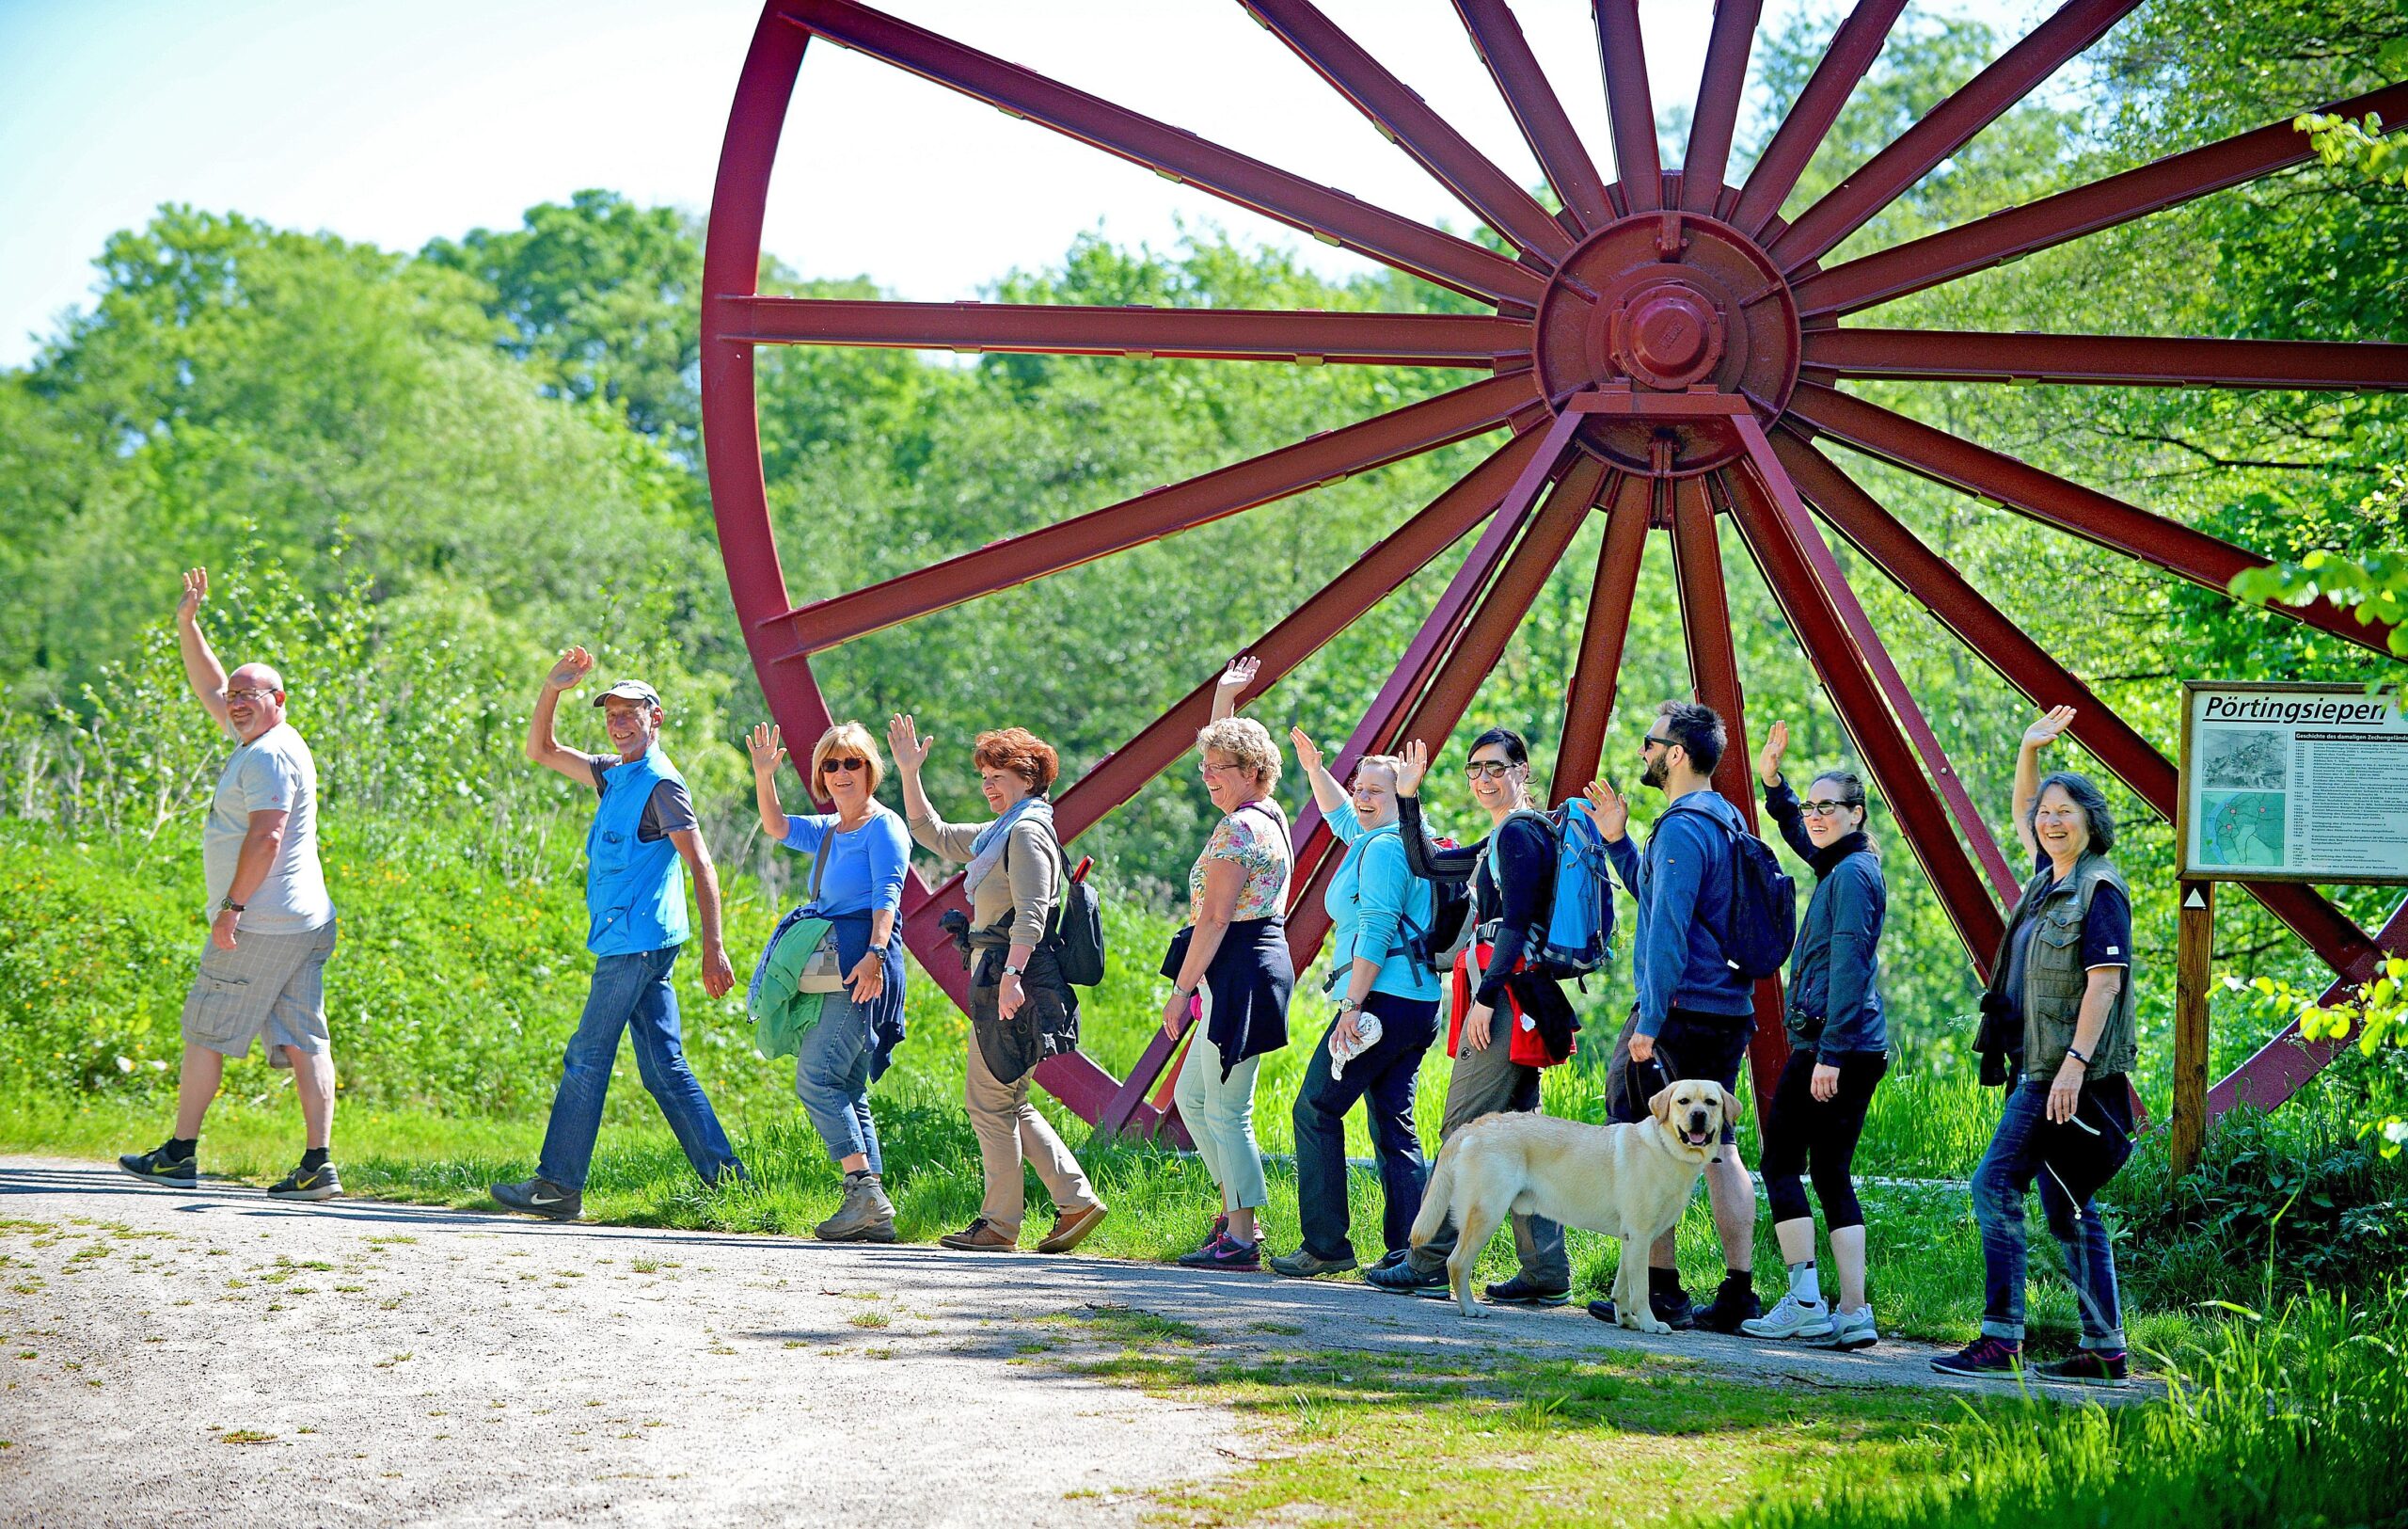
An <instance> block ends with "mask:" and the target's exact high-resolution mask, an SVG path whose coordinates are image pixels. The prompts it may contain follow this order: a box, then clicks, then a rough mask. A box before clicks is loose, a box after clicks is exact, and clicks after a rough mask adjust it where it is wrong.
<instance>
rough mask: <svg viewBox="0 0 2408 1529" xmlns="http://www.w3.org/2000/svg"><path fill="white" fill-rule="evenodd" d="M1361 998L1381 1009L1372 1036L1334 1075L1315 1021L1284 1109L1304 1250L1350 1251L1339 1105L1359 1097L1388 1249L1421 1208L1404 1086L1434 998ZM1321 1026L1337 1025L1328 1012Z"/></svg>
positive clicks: (1417, 1071)
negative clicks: (1291, 1136) (1289, 1105)
mask: <svg viewBox="0 0 2408 1529" xmlns="http://www.w3.org/2000/svg"><path fill="white" fill-rule="evenodd" d="M1366 1007H1368V1008H1369V1009H1370V1011H1371V1012H1373V1013H1375V1014H1377V1015H1379V1016H1380V1027H1381V1028H1380V1039H1379V1042H1378V1043H1376V1044H1374V1045H1373V1046H1372V1047H1371V1048H1370V1050H1369V1051H1366V1052H1364V1053H1363V1054H1362V1055H1361V1056H1359V1057H1357V1058H1355V1059H1354V1060H1353V1061H1350V1062H1348V1063H1347V1064H1346V1071H1345V1072H1344V1073H1343V1074H1342V1075H1340V1076H1339V1077H1338V1078H1337V1079H1335V1080H1333V1079H1332V1078H1331V1077H1330V1075H1329V1034H1328V1031H1326V1030H1324V1031H1323V1033H1322V1041H1321V1044H1319V1045H1317V1046H1315V1047H1314V1048H1313V1059H1312V1062H1311V1064H1310V1065H1309V1066H1307V1068H1306V1069H1305V1082H1304V1087H1303V1088H1301V1089H1299V1090H1298V1091H1296V1104H1295V1107H1294V1108H1293V1109H1291V1110H1290V1111H1289V1119H1290V1120H1291V1122H1293V1123H1294V1125H1295V1128H1296V1215H1297V1219H1298V1220H1299V1221H1300V1222H1301V1223H1302V1230H1303V1243H1304V1249H1305V1251H1307V1252H1308V1253H1311V1254H1312V1255H1313V1256H1315V1257H1316V1258H1329V1259H1338V1258H1352V1257H1353V1256H1354V1255H1355V1243H1354V1240H1353V1238H1352V1237H1351V1236H1350V1235H1349V1231H1350V1228H1351V1227H1352V1225H1353V1222H1354V1216H1353V1212H1352V1209H1351V1207H1350V1205H1349V1203H1348V1201H1347V1194H1346V1112H1347V1111H1348V1110H1350V1109H1352V1108H1354V1107H1355V1101H1356V1100H1357V1099H1360V1100H1363V1101H1365V1106H1364V1108H1365V1113H1366V1115H1367V1117H1368V1118H1367V1122H1366V1123H1368V1124H1369V1125H1370V1129H1371V1149H1372V1151H1374V1152H1375V1153H1377V1154H1378V1155H1379V1162H1380V1192H1381V1195H1382V1197H1383V1198H1384V1199H1385V1201H1386V1209H1385V1212H1384V1214H1383V1215H1382V1217H1381V1218H1380V1234H1381V1236H1382V1238H1383V1239H1384V1240H1385V1241H1386V1244H1387V1251H1389V1252H1395V1251H1397V1250H1399V1249H1402V1248H1403V1247H1404V1246H1405V1245H1406V1243H1407V1242H1409V1241H1410V1240H1411V1239H1412V1236H1413V1218H1414V1217H1415V1216H1416V1215H1418V1213H1419V1212H1420V1209H1421V1187H1422V1184H1423V1182H1424V1181H1425V1180H1426V1179H1427V1178H1428V1176H1429V1171H1428V1170H1427V1168H1425V1167H1424V1166H1423V1164H1422V1161H1421V1139H1420V1138H1418V1137H1417V1136H1416V1135H1414V1131H1413V1090H1414V1083H1415V1080H1416V1079H1418V1077H1419V1076H1420V1075H1421V1059H1422V1056H1423V1054H1424V1053H1426V1052H1428V1051H1429V1049H1430V1043H1431V1042H1432V1041H1434V1040H1435V1039H1436V1038H1437V1034H1438V1001H1437V1000H1436V999H1435V998H1425V999H1418V1000H1417V999H1413V998H1401V997H1397V996H1394V995H1390V994H1386V993H1374V994H1372V995H1371V998H1370V1003H1369V1004H1368V1005H1367V1006H1366ZM1330 1028H1331V1029H1335V1028H1337V1021H1335V1020H1332V1021H1331V1022H1330Z"/></svg>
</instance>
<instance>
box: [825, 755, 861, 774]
mask: <svg viewBox="0 0 2408 1529" xmlns="http://www.w3.org/2000/svg"><path fill="white" fill-rule="evenodd" d="M868 768H869V761H868V760H867V759H839V758H837V757H834V756H833V755H831V756H830V757H827V758H825V759H822V760H820V761H819V772H820V773H821V774H823V775H837V774H843V775H849V774H852V773H854V772H857V771H863V770H867V769H868Z"/></svg>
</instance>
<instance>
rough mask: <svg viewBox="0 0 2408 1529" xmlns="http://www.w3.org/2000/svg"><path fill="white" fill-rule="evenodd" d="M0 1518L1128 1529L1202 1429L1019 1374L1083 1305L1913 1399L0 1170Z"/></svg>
mask: <svg viewBox="0 0 2408 1529" xmlns="http://www.w3.org/2000/svg"><path fill="white" fill-rule="evenodd" d="M0 1254H5V1255H6V1259H5V1266H0V1345H5V1347H0V1366H5V1389H0V1439H5V1440H6V1441H8V1447H7V1448H6V1449H0V1523H7V1524H40V1525H44V1526H46V1529H48V1526H69V1525H79V1524H162V1525H164V1524H179V1525H181V1524H188V1523H192V1522H268V1521H276V1522H278V1523H282V1524H290V1525H311V1524H364V1523H380V1524H381V1523H426V1524H444V1523H501V1522H508V1523H513V1524H522V1523H555V1522H571V1523H574V1522H608V1523H632V1524H650V1523H663V1524H667V1523H676V1524H685V1523H693V1522H705V1521H744V1522H832V1521H879V1522H883V1523H890V1524H950V1523H962V1524H968V1523H976V1524H978V1525H981V1526H988V1525H1001V1524H1018V1523H1029V1524H1035V1523H1048V1524H1053V1523H1134V1522H1136V1521H1138V1520H1139V1519H1140V1518H1141V1517H1142V1516H1143V1513H1144V1511H1145V1507H1146V1495H1147V1494H1148V1493H1149V1491H1151V1490H1154V1489H1159V1488H1161V1487H1163V1486H1165V1485H1167V1484H1169V1483H1171V1482H1174V1481H1181V1480H1195V1479H1196V1478H1198V1477H1203V1476H1209V1475H1211V1474H1212V1473H1216V1472H1219V1471H1224V1470H1227V1469H1229V1462H1230V1460H1231V1459H1232V1458H1236V1457H1244V1455H1245V1454H1246V1453H1247V1450H1248V1446H1247V1444H1246V1442H1245V1441H1244V1438H1243V1436H1242V1434H1241V1429H1240V1424H1239V1421H1238V1419H1237V1418H1236V1417H1235V1415H1234V1414H1232V1413H1230V1412H1228V1410H1224V1409H1220V1408H1217V1407H1209V1406H1198V1405H1192V1404H1187V1403H1180V1402H1174V1401H1167V1400H1163V1399H1160V1398H1156V1397H1151V1396H1148V1395H1146V1394H1143V1393H1141V1392H1138V1391H1136V1390H1134V1389H1132V1388H1127V1387H1121V1386H1116V1385H1111V1384H1107V1383H1100V1382H1096V1381H1091V1380H1087V1379H1084V1378H1076V1377H1072V1376H1069V1375H1066V1374H1064V1373H1063V1371H1062V1370H1061V1369H1060V1368H1059V1367H1058V1366H1055V1365H1053V1364H1050V1363H1046V1362H1041V1361H1038V1362H1030V1360H1029V1359H1028V1357H1027V1356H1028V1354H1029V1352H1030V1351H1031V1350H1032V1349H1034V1347H1035V1346H1036V1345H1038V1344H1045V1345H1050V1346H1052V1347H1051V1348H1049V1349H1048V1350H1047V1353H1049V1354H1051V1355H1054V1356H1059V1355H1062V1354H1075V1353H1076V1352H1077V1350H1078V1346H1079V1345H1080V1344H1081V1343H1082V1342H1085V1341H1089V1340H1090V1339H1091V1338H1092V1336H1093V1335H1092V1334H1091V1333H1089V1331H1088V1328H1087V1326H1086V1324H1091V1323H1092V1321H1093V1320H1094V1318H1095V1315H1096V1314H1097V1313H1098V1312H1099V1311H1101V1312H1103V1313H1105V1314H1107V1316H1109V1315H1110V1314H1113V1313H1115V1312H1117V1310H1119V1309H1123V1308H1131V1309H1135V1310H1137V1311H1142V1312H1154V1313H1160V1314H1164V1315H1167V1316H1175V1317H1178V1318H1180V1319H1181V1320H1184V1321H1188V1322H1192V1323H1195V1324H1196V1325H1197V1326H1199V1327H1201V1328H1202V1329H1203V1330H1205V1332H1206V1333H1207V1335H1208V1337H1209V1339H1210V1343H1211V1346H1210V1349H1209V1351H1210V1352H1212V1353H1214V1354H1227V1355H1235V1354H1242V1353H1244V1352H1246V1351H1248V1350H1255V1349H1267V1348H1269V1347H1273V1346H1276V1347H1278V1348H1282V1349H1291V1350H1297V1349H1302V1350H1312V1349H1329V1348H1351V1349H1357V1350H1362V1351H1366V1352H1371V1353H1381V1352H1387V1353H1398V1354H1411V1355H1417V1356H1421V1357H1449V1356H1451V1357H1454V1358H1457V1359H1464V1358H1471V1359H1477V1358H1478V1357H1479V1356H1481V1355H1484V1354H1485V1353H1487V1352H1488V1351H1489V1350H1490V1349H1491V1348H1493V1347H1494V1346H1497V1345H1500V1344H1511V1345H1512V1346H1513V1348H1514V1349H1516V1350H1517V1351H1519V1352H1522V1353H1526V1354H1543V1353H1556V1354H1566V1355H1576V1354H1578V1353H1582V1352H1595V1351H1599V1350H1604V1349H1641V1350H1646V1351H1650V1352H1655V1353H1660V1354H1664V1355H1668V1356H1679V1359H1680V1360H1681V1361H1685V1362H1696V1363H1703V1364H1705V1365H1708V1366H1711V1367H1714V1368H1718V1369H1728V1370H1732V1371H1735V1372H1744V1373H1748V1374H1751V1375H1753V1376H1755V1377H1758V1378H1777V1379H1779V1380H1780V1381H1782V1383H1787V1384H1798V1383H1806V1384H1814V1385H1829V1386H1865V1385H1894V1384H1912V1385H1927V1384H1931V1383H1933V1382H1935V1381H1937V1380H1938V1379H1939V1378H1938V1377H1935V1376H1934V1375H1933V1374H1932V1373H1931V1372H1930V1371H1929V1370H1928V1369H1927V1368H1926V1367H1925V1359H1926V1358H1927V1357H1928V1356H1929V1355H1930V1354H1931V1353H1933V1352H1936V1350H1933V1349H1930V1348H1928V1347H1926V1346H1921V1345H1908V1344H1897V1343H1888V1342H1885V1343H1884V1344H1882V1345H1881V1346H1879V1347H1877V1348H1875V1349H1872V1350H1868V1351H1866V1352H1864V1353H1861V1354H1830V1353H1821V1352H1816V1351H1813V1350H1807V1349H1800V1348H1796V1347H1787V1348H1779V1347H1766V1346H1760V1345H1755V1344H1751V1343H1748V1342H1745V1341H1743V1340H1738V1339H1731V1338H1721V1337H1716V1336H1713V1335H1710V1334H1687V1335H1680V1336H1676V1337H1673V1338H1667V1339H1650V1338H1644V1337H1641V1336H1640V1335H1638V1334H1635V1333H1628V1332H1623V1331H1619V1330H1608V1329H1607V1328H1605V1327H1603V1326H1601V1325H1599V1324H1598V1323H1595V1322H1593V1321H1592V1320H1590V1319H1589V1317H1588V1316H1587V1315H1586V1314H1585V1313H1582V1312H1580V1311H1579V1310H1578V1309H1577V1308H1573V1309H1570V1310H1564V1311H1555V1312H1527V1313H1526V1312H1514V1311H1500V1312H1498V1313H1497V1314H1496V1316H1495V1317H1494V1319H1492V1320H1490V1321H1486V1322H1467V1321H1465V1320H1464V1319H1463V1318H1462V1317H1460V1316H1459V1315H1458V1314H1456V1313H1455V1311H1454V1310H1453V1308H1452V1307H1451V1306H1450V1305H1446V1304H1442V1303H1438V1302H1433V1301H1424V1300H1409V1299H1402V1298H1397V1297H1394V1296H1387V1295H1383V1294H1380V1293H1378V1292H1375V1291H1372V1290H1370V1289H1368V1288H1366V1287H1364V1286H1362V1285H1359V1284H1352V1283H1326V1282H1294V1281H1285V1280H1275V1279H1271V1278H1267V1277H1264V1278H1247V1277H1241V1276H1229V1275H1202V1274H1192V1273H1189V1272H1187V1271H1184V1270H1180V1269H1178V1268H1174V1267H1165V1266H1153V1265H1141V1264H1132V1263H1127V1262H1122V1261H1117V1260H1109V1259H1089V1258H1038V1257H1036V1256H1034V1255H1024V1256H1015V1257H1006V1256H998V1255H994V1254H969V1253H952V1252H948V1251H946V1250H943V1249H939V1248H936V1247H934V1246H932V1245H924V1246H906V1247H894V1248H868V1247H858V1246H828V1245H822V1244H817V1243H813V1242H808V1241H802V1240H797V1239H792V1238H784V1237H760V1236H742V1235H730V1234H713V1233H691V1232H667V1231H656V1230H644V1229H639V1228H626V1227H600V1226H581V1225H571V1226H556V1225H552V1224H549V1223H546V1222H539V1221H532V1220H527V1219H523V1218H502V1217H495V1216H484V1215H478V1214H474V1213H465V1212H459V1211H451V1210H438V1209H429V1208H424V1207H418V1206H409V1205H395V1204H387V1203H382V1202H373V1201H361V1200H350V1201H335V1202H329V1203H327V1204H325V1205H320V1206H290V1205H284V1204H279V1203H277V1202H273V1201H270V1200H268V1199H267V1198H266V1197H265V1196H264V1195H263V1194H261V1192H260V1191H259V1190H257V1189H251V1188H240V1187H214V1186H211V1185H209V1184H208V1183H206V1181H204V1185H203V1187H202V1188H200V1189H199V1190H198V1191H193V1192H175V1191H166V1190H161V1189H157V1188H150V1187H144V1186H141V1185H138V1184H135V1183H134V1182H133V1181H131V1180H128V1179H125V1178H123V1177H122V1176H121V1175H119V1173H118V1172H117V1171H115V1169H114V1168H111V1167H107V1166H104V1165H100V1164H94V1163H88V1162H67V1161H54V1160H48V1159H40V1158H25V1157H8V1158H0Z"/></svg>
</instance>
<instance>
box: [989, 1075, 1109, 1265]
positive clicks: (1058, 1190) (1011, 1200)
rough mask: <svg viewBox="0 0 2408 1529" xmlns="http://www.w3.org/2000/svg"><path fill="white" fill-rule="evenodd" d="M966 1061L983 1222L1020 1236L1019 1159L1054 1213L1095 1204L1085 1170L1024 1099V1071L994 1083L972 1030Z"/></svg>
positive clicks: (1022, 1189) (1023, 1193) (1023, 1209)
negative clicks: (983, 1192) (982, 1178)
mask: <svg viewBox="0 0 2408 1529" xmlns="http://www.w3.org/2000/svg"><path fill="white" fill-rule="evenodd" d="M969 1060H970V1065H969V1068H968V1076H967V1078H966V1079H965V1081H964V1083H963V1085H962V1091H961V1094H962V1103H963V1104H965V1105H967V1106H969V1107H970V1128H971V1129H972V1130H973V1131H974V1132H976V1133H977V1135H978V1166H979V1168H980V1170H981V1171H983V1172H984V1173H985V1175H986V1179H987V1199H986V1202H985V1203H984V1204H982V1205H981V1206H980V1207H979V1210H978V1213H979V1214H980V1215H981V1216H984V1217H985V1218H987V1224H988V1225H990V1226H991V1227H993V1228H994V1229H995V1230H996V1231H997V1232H1000V1233H1002V1234H1004V1235H1006V1236H1007V1237H1016V1236H1018V1235H1020V1227H1021V1221H1022V1218H1024V1217H1025V1216H1026V1215H1027V1187H1026V1184H1025V1181H1024V1180H1023V1178H1022V1173H1021V1164H1022V1162H1023V1161H1025V1162H1026V1163H1028V1164H1029V1165H1030V1166H1031V1167H1033V1168H1035V1169H1036V1170H1037V1177H1038V1181H1039V1182H1041V1183H1042V1184H1043V1185H1044V1186H1045V1192H1046V1193H1048V1194H1050V1195H1052V1196H1053V1197H1054V1209H1055V1210H1056V1211H1057V1212H1060V1213H1062V1214H1065V1215H1067V1214H1068V1213H1069V1212H1071V1211H1076V1210H1085V1209H1087V1208H1088V1207H1089V1206H1092V1205H1096V1204H1100V1203H1101V1202H1100V1201H1098V1200H1097V1199H1096V1196H1095V1189H1094V1187H1093V1186H1091V1185H1089V1184H1088V1183H1087V1175H1086V1171H1085V1169H1083V1168H1081V1167H1079V1160H1078V1159H1077V1158H1076V1157H1073V1156H1071V1155H1070V1149H1069V1148H1068V1147H1066V1146H1064V1145H1063V1144H1062V1139H1061V1138H1060V1137H1059V1136H1057V1135H1055V1134H1054V1127H1052V1126H1051V1125H1048V1124H1047V1123H1045V1117H1044V1116H1042V1115H1040V1114H1038V1112H1037V1107H1036V1106H1035V1105H1032V1104H1030V1103H1029V1102H1028V1088H1029V1080H1028V1076H1027V1075H1025V1074H1023V1075H1022V1076H1021V1077H1020V1079H1019V1080H1018V1081H1017V1082H1013V1083H1000V1082H997V1081H996V1079H995V1075H994V1074H993V1073H991V1072H990V1071H988V1069H987V1059H986V1057H985V1056H984V1055H982V1054H981V1053H980V1051H979V1049H978V1038H977V1037H976V1036H971V1037H970V1038H969Z"/></svg>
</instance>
